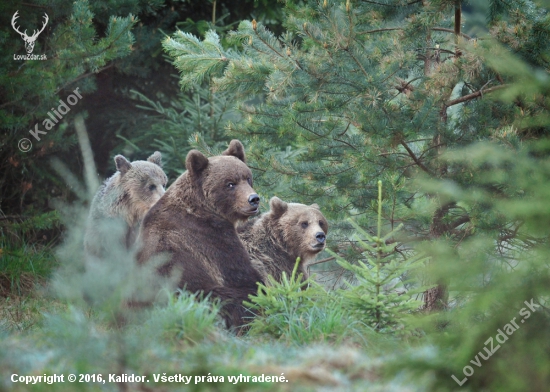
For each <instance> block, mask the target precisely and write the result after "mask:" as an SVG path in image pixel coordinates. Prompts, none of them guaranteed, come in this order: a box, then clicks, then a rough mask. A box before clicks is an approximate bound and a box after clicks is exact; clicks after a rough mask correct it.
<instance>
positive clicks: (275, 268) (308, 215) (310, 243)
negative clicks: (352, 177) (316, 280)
mask: <svg viewBox="0 0 550 392" xmlns="http://www.w3.org/2000/svg"><path fill="white" fill-rule="evenodd" d="M269 206H270V211H268V212H266V213H264V214H262V215H261V216H260V217H259V218H256V219H253V220H250V221H248V222H246V223H245V224H244V225H242V226H240V227H239V229H238V234H239V237H240V238H241V241H242V242H243V244H244V246H245V248H246V249H247V251H248V253H249V255H250V259H251V261H252V265H253V266H254V268H256V270H258V272H260V275H261V276H262V278H263V279H264V281H267V276H268V275H271V276H273V278H274V279H275V280H276V281H278V282H281V281H282V274H283V272H285V273H286V275H287V277H290V276H291V275H292V270H293V269H294V266H295V265H296V258H298V257H299V258H300V264H299V265H298V271H297V274H300V273H301V274H302V277H303V278H307V272H306V269H305V266H306V265H307V263H309V262H310V261H313V259H315V256H317V254H319V252H321V251H322V250H323V249H325V240H326V235H327V233H328V223H327V220H326V219H325V217H324V216H323V214H322V213H321V211H320V210H319V206H318V205H317V204H312V205H310V206H307V205H305V204H299V203H286V202H284V201H282V200H281V199H279V198H278V197H272V198H271V200H270V201H269Z"/></svg>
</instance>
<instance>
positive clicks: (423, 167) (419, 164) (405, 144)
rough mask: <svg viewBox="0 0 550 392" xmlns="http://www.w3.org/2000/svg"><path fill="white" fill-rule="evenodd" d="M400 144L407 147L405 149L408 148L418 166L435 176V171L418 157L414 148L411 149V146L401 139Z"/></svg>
mask: <svg viewBox="0 0 550 392" xmlns="http://www.w3.org/2000/svg"><path fill="white" fill-rule="evenodd" d="M400 144H401V145H402V146H403V147H405V150H407V152H408V153H409V156H410V157H411V158H412V160H413V161H414V163H416V164H417V165H418V167H420V168H421V169H422V170H424V171H425V172H426V173H428V174H429V175H431V176H433V175H434V173H433V172H432V171H431V170H430V169H428V168H427V167H426V166H425V165H424V164H423V163H422V161H421V160H420V159H418V157H417V156H416V155H415V153H414V152H413V150H411V148H410V147H409V146H408V144H407V143H405V142H404V141H401V142H400Z"/></svg>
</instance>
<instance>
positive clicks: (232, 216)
mask: <svg viewBox="0 0 550 392" xmlns="http://www.w3.org/2000/svg"><path fill="white" fill-rule="evenodd" d="M245 162H246V160H245V154H244V147H243V145H242V144H241V142H240V141H238V140H232V141H231V143H230V144H229V147H228V149H227V150H226V151H224V152H223V153H222V155H221V156H214V157H210V158H207V157H206V156H204V155H203V154H202V153H201V152H199V151H197V150H191V151H190V152H189V153H188V154H187V158H186V161H185V166H186V168H187V171H186V172H185V173H183V174H182V175H181V176H180V177H179V178H178V179H177V180H176V181H175V182H174V183H173V184H172V185H171V186H170V188H168V190H167V191H166V193H165V194H164V196H163V197H162V198H161V199H160V200H159V201H158V203H157V204H155V206H153V208H151V210H149V212H148V213H147V215H146V216H145V219H144V220H143V225H142V227H141V231H140V237H139V242H140V244H141V246H142V248H141V250H140V251H139V252H138V264H139V265H141V266H144V267H146V266H147V264H148V263H147V262H148V261H149V260H151V259H152V258H153V257H154V256H156V255H162V254H164V255H165V257H166V258H167V259H166V260H165V261H164V262H162V263H160V264H159V265H157V266H156V268H157V271H158V272H159V273H160V275H161V276H163V277H173V275H174V274H181V278H179V283H178V287H179V288H185V289H187V290H188V291H190V292H203V293H204V294H210V295H211V296H212V297H214V298H218V299H220V300H221V301H222V312H221V314H222V316H223V317H224V319H225V322H226V325H227V327H228V328H231V327H240V326H242V325H243V324H244V323H246V321H247V320H245V318H246V317H247V316H251V314H250V313H247V311H246V309H245V308H244V307H243V305H242V301H243V300H248V299H249V298H248V296H249V295H250V294H256V293H257V282H262V277H261V276H260V274H259V273H258V272H257V271H256V270H255V269H254V268H253V267H252V264H251V262H250V259H249V257H248V253H247V252H246V249H245V248H244V246H243V244H242V243H241V241H240V240H239V237H238V235H237V231H236V229H235V226H236V224H237V223H238V222H240V221H244V220H246V219H247V218H248V217H250V216H252V215H255V214H256V213H257V212H258V206H259V202H260V199H259V197H258V195H257V194H256V192H255V191H254V189H253V188H252V172H251V171H250V169H249V168H248V166H246V164H245ZM158 260H159V259H158V258H157V259H156V260H155V261H154V262H152V263H153V264H155V263H157V262H158ZM150 263H151V262H149V264H150Z"/></svg>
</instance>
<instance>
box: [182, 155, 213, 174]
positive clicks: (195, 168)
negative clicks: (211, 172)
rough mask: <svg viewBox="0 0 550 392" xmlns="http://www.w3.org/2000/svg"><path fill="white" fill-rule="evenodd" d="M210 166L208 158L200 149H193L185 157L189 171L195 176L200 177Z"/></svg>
mask: <svg viewBox="0 0 550 392" xmlns="http://www.w3.org/2000/svg"><path fill="white" fill-rule="evenodd" d="M207 166H208V158H207V157H206V156H204V154H203V153H202V152H200V151H199V150H191V151H189V153H188V154H187V158H185V167H186V168H187V171H188V172H189V173H190V174H191V175H192V176H195V177H198V176H199V175H200V174H201V173H202V172H203V171H204V169H206V167H207Z"/></svg>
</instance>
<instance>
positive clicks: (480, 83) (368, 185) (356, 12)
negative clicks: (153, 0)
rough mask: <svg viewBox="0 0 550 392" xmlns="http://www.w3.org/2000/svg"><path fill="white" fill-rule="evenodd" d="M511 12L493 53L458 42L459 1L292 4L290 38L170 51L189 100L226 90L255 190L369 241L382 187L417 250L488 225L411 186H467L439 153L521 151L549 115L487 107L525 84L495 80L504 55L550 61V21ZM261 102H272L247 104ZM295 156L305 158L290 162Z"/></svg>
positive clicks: (497, 15) (251, 31)
mask: <svg viewBox="0 0 550 392" xmlns="http://www.w3.org/2000/svg"><path fill="white" fill-rule="evenodd" d="M494 3H500V2H494ZM514 4H515V5H514V6H506V7H500V8H499V7H492V8H491V9H492V14H491V16H490V28H491V30H490V33H491V35H490V36H488V37H484V39H483V40H477V39H475V38H473V37H470V36H468V35H467V34H464V33H463V32H462V31H461V29H460V24H461V15H462V13H461V1H455V0H452V1H449V0H447V1H444V0H440V1H432V2H427V1H423V2H418V1H413V2H408V3H403V2H365V1H350V0H347V1H345V2H342V1H329V0H323V1H322V2H317V1H309V2H306V3H305V4H303V5H302V4H299V5H296V4H294V3H293V2H290V1H288V2H287V3H286V8H287V12H288V17H287V19H286V27H287V31H286V32H285V33H284V34H283V35H281V36H280V37H276V36H275V35H274V34H273V33H271V32H270V31H269V30H267V29H266V28H265V27H264V26H263V25H261V24H260V23H257V22H256V21H254V20H253V21H252V22H250V21H244V22H242V23H241V24H240V25H239V28H238V30H236V31H234V32H231V33H230V35H229V38H228V39H229V40H232V42H236V43H239V44H241V45H242V46H243V49H242V51H237V50H234V49H226V48H224V47H223V45H222V43H221V41H220V38H219V37H218V35H217V34H216V33H214V32H209V33H207V35H206V37H205V39H204V41H201V40H199V39H198V38H196V37H194V36H192V35H190V34H186V33H176V34H175V35H174V37H172V38H168V39H166V40H165V42H164V47H165V49H166V50H167V51H168V52H169V53H170V55H171V56H172V57H173V58H174V64H175V65H176V67H177V68H178V69H179V70H180V72H181V74H182V77H181V80H180V83H181V85H182V87H183V88H187V87H189V86H191V85H192V84H193V83H197V82H201V81H203V80H207V79H208V78H213V86H214V88H215V89H216V90H218V91H229V92H232V93H233V94H234V95H235V97H236V99H239V102H240V110H241V111H242V113H243V115H244V116H245V121H244V122H241V123H239V124H231V125H230V127H229V134H230V135H231V136H234V137H239V138H242V139H246V140H247V142H248V144H247V153H248V156H249V158H250V161H251V165H252V166H253V167H254V168H257V170H256V173H255V174H256V178H257V181H258V184H260V185H258V187H259V188H264V189H267V190H268V192H269V191H271V190H273V189H275V187H276V186H277V185H278V184H281V183H284V184H285V187H284V190H282V194H280V196H282V197H283V198H288V199H291V200H296V201H301V202H309V201H311V200H312V199H314V200H316V201H317V202H319V204H321V205H322V206H323V210H324V211H325V212H326V213H327V214H328V215H329V216H330V217H331V218H333V219H335V220H341V219H342V218H343V217H345V216H347V215H349V214H352V215H354V216H355V219H357V222H358V224H359V225H360V226H362V227H368V226H369V223H370V222H371V221H372V220H373V219H372V217H373V216H374V215H375V211H374V210H373V208H372V206H371V200H373V199H375V198H376V181H377V180H378V179H383V180H384V181H386V180H387V181H388V182H389V183H394V184H396V185H397V184H398V183H399V184H400V186H399V187H396V189H395V192H394V193H395V195H394V197H395V202H394V203H393V205H391V206H387V208H385V209H384V211H383V214H384V218H386V219H387V220H388V221H389V222H390V224H391V225H392V226H393V225H394V224H396V223H403V224H404V225H405V229H406V231H407V232H408V233H409V240H410V241H415V242H417V241H422V240H434V239H438V238H442V237H445V238H446V237H449V238H452V239H454V240H455V241H457V242H459V241H461V240H462V239H464V238H465V237H467V236H469V235H470V234H471V233H472V232H473V230H474V229H476V228H477V229H480V228H481V227H479V225H480V224H479V223H477V222H479V220H478V219H479V218H480V217H481V216H482V214H483V212H482V211H480V210H473V209H468V208H465V207H464V206H462V205H460V203H459V200H455V199H448V198H445V197H441V196H440V195H439V194H438V193H437V192H434V193H432V192H430V191H428V190H421V189H419V188H418V187H417V185H416V184H415V183H414V182H413V181H411V179H412V178H415V177H416V176H418V175H423V176H425V177H427V178H432V179H445V180H448V181H450V182H457V183H464V182H466V183H467V182H468V181H469V179H468V178H467V177H466V176H465V173H463V172H461V171H459V170H455V169H454V168H453V167H450V166H449V165H448V164H447V163H446V162H445V161H443V160H442V159H440V157H441V155H442V153H443V151H448V150H456V149H458V148H461V147H463V146H467V145H469V144H470V143H472V142H474V141H479V140H491V141H494V142H495V143H497V144H499V143H504V144H511V145H512V146H516V147H517V146H518V145H519V143H520V142H521V140H522V139H523V138H525V137H527V136H528V135H529V134H530V133H531V132H533V131H534V129H533V127H532V126H527V127H526V128H524V130H522V131H519V132H507V131H506V130H507V129H508V130H509V129H510V127H511V126H513V125H512V124H515V122H516V121H517V120H518V119H519V118H523V117H525V116H527V117H532V116H534V115H535V114H536V113H537V112H540V110H541V109H540V108H539V107H537V105H536V103H535V102H533V103H526V102H524V103H522V102H510V101H507V102H504V101H495V100H493V99H492V98H491V97H493V96H497V95H498V93H499V92H502V91H505V89H506V87H509V85H510V83H512V82H513V81H516V80H518V78H519V77H520V76H521V75H519V74H517V73H516V74H514V75H509V74H506V75H504V74H502V73H499V72H497V71H496V70H495V63H497V62H499V61H500V59H502V58H503V57H502V56H501V55H502V54H503V53H502V51H501V53H500V54H499V52H498V50H499V49H498V48H502V45H508V47H509V48H510V49H511V50H514V51H515V52H516V53H518V54H519V55H523V56H524V57H526V58H527V59H529V56H530V58H531V60H530V61H531V62H532V63H533V64H541V63H540V62H541V61H543V60H542V58H541V57H540V56H536V55H535V56H533V50H534V49H530V50H529V49H528V48H529V45H531V46H533V45H535V44H537V45H538V46H537V49H536V50H538V51H540V50H543V49H544V45H546V44H544V43H539V41H540V40H538V39H537V37H545V34H547V33H548V31H549V30H548V26H547V23H546V16H545V14H544V13H541V12H540V11H537V10H536V8H534V7H533V6H527V5H525V4H524V3H523V2H521V1H518V2H517V4H516V2H514ZM398 5H399V6H398ZM541 42H546V41H541ZM541 45H543V46H542V47H541ZM533 58H536V60H533ZM537 62H538V63H537ZM506 91H510V90H506ZM254 96H261V97H264V102H263V103H261V104H254V103H251V102H250V101H249V100H250V99H251V98H252V97H254ZM526 105H527V106H526ZM524 123H525V122H524ZM543 132H544V131H543ZM287 148H290V149H294V150H296V151H299V152H298V153H296V154H295V155H293V156H291V157H287V156H285V157H284V159H281V154H280V153H281V151H284V150H285V149H287ZM371 227H372V226H371ZM483 229H484V230H488V231H492V232H493V233H494V232H499V231H502V230H503V229H504V226H502V225H500V224H497V223H496V222H493V224H492V225H487V226H486V227H483ZM371 232H374V230H372V229H371ZM433 262H434V263H438V262H444V261H443V260H434V261H433ZM446 285H447V283H446V282H444V281H440V282H438V284H437V285H436V287H434V288H433V289H432V290H429V291H428V292H427V293H426V295H425V296H424V297H425V298H424V299H425V308H426V309H428V310H430V309H442V308H444V307H445V306H446V298H447V290H446Z"/></svg>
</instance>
